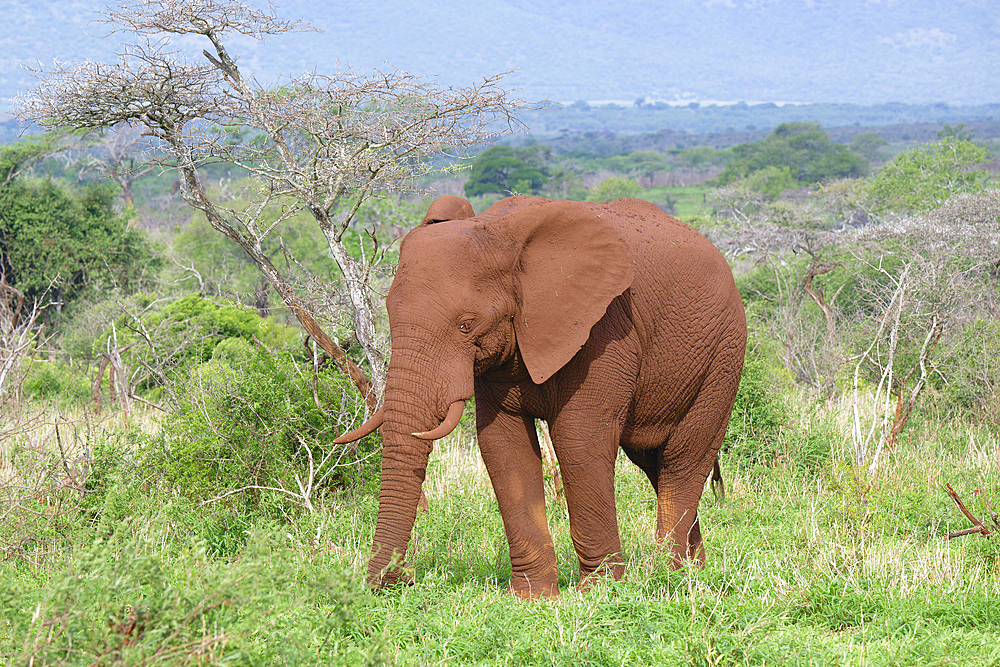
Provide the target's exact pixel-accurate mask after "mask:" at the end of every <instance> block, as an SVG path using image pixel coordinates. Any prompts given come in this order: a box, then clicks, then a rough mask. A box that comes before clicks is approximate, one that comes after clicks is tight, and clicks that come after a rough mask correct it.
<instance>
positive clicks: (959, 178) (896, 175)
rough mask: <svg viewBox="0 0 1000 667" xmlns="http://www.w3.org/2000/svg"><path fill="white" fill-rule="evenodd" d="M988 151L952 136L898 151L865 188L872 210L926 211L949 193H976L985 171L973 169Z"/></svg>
mask: <svg viewBox="0 0 1000 667" xmlns="http://www.w3.org/2000/svg"><path fill="white" fill-rule="evenodd" d="M988 159H989V152H987V151H986V150H985V149H983V148H981V147H979V146H976V145H975V144H974V143H972V142H971V141H967V140H965V139H961V138H959V137H958V136H955V135H949V136H945V137H944V138H943V139H942V140H941V141H939V142H937V143H935V144H925V145H922V146H917V147H916V148H911V149H910V150H908V151H904V152H903V153H900V154H899V155H897V156H896V157H895V158H893V159H892V161H891V162H889V163H888V164H886V165H885V167H883V168H882V171H880V172H879V173H878V174H877V175H876V176H875V177H874V178H873V179H872V180H871V183H870V184H869V186H868V188H867V194H868V196H869V198H870V199H871V201H872V208H873V210H874V211H875V212H876V213H886V212H889V211H911V212H919V211H929V210H931V209H934V208H937V207H938V206H940V205H941V204H943V203H944V202H945V201H947V200H948V199H949V198H950V197H952V196H953V195H957V194H960V193H963V192H969V193H971V192H978V191H979V190H982V189H983V187H984V184H985V176H986V174H985V172H983V171H981V170H977V169H975V167H976V165H979V164H982V163H983V162H986V161H987V160H988Z"/></svg>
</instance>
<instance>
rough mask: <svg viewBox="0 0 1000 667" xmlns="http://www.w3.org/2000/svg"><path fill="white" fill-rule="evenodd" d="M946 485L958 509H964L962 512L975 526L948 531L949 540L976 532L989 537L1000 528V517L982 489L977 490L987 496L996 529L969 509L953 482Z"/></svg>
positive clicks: (989, 510) (988, 506) (988, 509)
mask: <svg viewBox="0 0 1000 667" xmlns="http://www.w3.org/2000/svg"><path fill="white" fill-rule="evenodd" d="M945 486H946V487H947V489H948V495H949V496H951V499H952V500H954V501H955V504H956V505H958V509H959V510H961V511H962V514H964V515H965V518H967V519H968V520H969V521H971V522H972V526H973V527H972V528H966V529H964V530H958V531H955V532H953V533H948V539H949V540H951V539H954V538H956V537H962V536H963V535H972V534H974V533H981V534H982V535H983V537H989V536H990V535H992V534H993V532H994V530H1000V517H998V516H997V514H996V513H995V512H993V510H992V506H991V505H990V501H989V498H986V496H985V495H984V494H982V492H981V491H979V490H978V489H977V490H976V491H977V492H978V493H979V494H980V495H983V497H984V498H986V506H987V511H988V512H989V514H990V519H991V520H992V521H993V525H994V526H995V529H994V530H990V529H989V528H988V527H987V526H986V525H985V524H983V522H982V521H980V520H979V519H977V518H976V517H975V516H974V515H973V514H972V512H970V511H969V509H968V508H967V507H966V506H965V503H963V502H962V499H961V498H960V497H959V495H958V493H956V492H955V489H953V488H951V484H947V483H946V484H945Z"/></svg>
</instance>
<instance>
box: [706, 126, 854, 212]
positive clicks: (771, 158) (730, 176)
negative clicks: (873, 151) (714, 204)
mask: <svg viewBox="0 0 1000 667" xmlns="http://www.w3.org/2000/svg"><path fill="white" fill-rule="evenodd" d="M733 153H734V155H735V159H734V160H733V161H732V162H731V163H730V164H729V166H727V167H726V169H725V170H723V172H722V173H721V174H720V175H719V184H720V185H728V184H730V183H736V182H738V181H743V180H745V179H748V178H751V177H752V176H753V175H754V174H756V173H757V172H764V171H766V172H767V174H766V178H763V179H759V180H762V184H763V186H764V187H765V188H767V187H768V186H770V189H771V190H773V189H774V188H775V187H783V188H784V189H788V187H798V186H800V185H812V184H815V183H820V182H822V181H828V180H832V179H836V178H855V177H858V176H862V175H863V174H864V173H865V171H867V169H868V165H867V162H866V161H865V160H864V158H862V157H861V156H859V155H856V154H855V153H852V152H851V151H850V150H848V149H847V148H846V147H845V146H841V145H839V144H835V143H833V142H832V141H830V138H829V137H828V136H827V135H826V133H825V132H823V130H822V128H821V127H820V126H819V124H818V123H782V124H781V125H779V126H778V127H776V128H775V129H774V132H772V133H771V134H770V135H769V136H768V137H767V138H765V139H763V140H762V141H758V142H756V143H752V144H741V145H739V146H736V147H735V148H733ZM757 185H758V187H760V186H761V184H760V183H759V184H757ZM767 194H770V195H772V196H776V195H777V194H778V192H771V191H768V192H767Z"/></svg>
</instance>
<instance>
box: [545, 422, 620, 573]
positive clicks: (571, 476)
mask: <svg viewBox="0 0 1000 667" xmlns="http://www.w3.org/2000/svg"><path fill="white" fill-rule="evenodd" d="M555 437H556V436H555V434H553V439H555ZM595 441H597V442H603V441H607V442H608V443H611V441H610V438H608V437H606V436H604V437H601V438H595ZM616 447H617V446H616V445H614V444H613V443H611V444H607V445H604V446H596V447H594V446H592V448H591V449H590V450H589V451H582V452H581V454H580V456H579V457H578V456H575V455H573V454H571V453H568V452H567V449H568V448H567V447H565V446H564V447H563V448H562V451H561V452H560V451H559V450H558V449H557V455H558V456H559V457H560V464H559V469H560V473H561V474H562V478H563V488H564V489H565V493H566V505H567V508H568V509H569V522H570V536H571V537H572V539H573V547H574V548H575V549H576V555H577V558H578V559H579V561H580V585H579V587H580V589H581V590H586V589H587V588H589V587H590V585H591V584H592V583H593V582H594V581H596V580H599V579H600V578H603V577H611V578H612V579H614V580H616V581H617V580H618V579H621V577H622V574H624V572H625V563H624V560H623V558H622V547H621V537H620V535H619V532H618V516H617V512H616V508H615V459H614V452H615V451H616ZM581 449H584V448H582V447H581ZM607 450H610V451H611V453H610V454H609V453H608V451H607Z"/></svg>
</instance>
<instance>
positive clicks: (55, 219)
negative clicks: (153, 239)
mask: <svg viewBox="0 0 1000 667" xmlns="http://www.w3.org/2000/svg"><path fill="white" fill-rule="evenodd" d="M113 199H114V194H113V192H112V191H111V190H110V189H109V188H108V187H104V186H91V187H88V188H85V189H84V190H83V191H81V192H79V193H77V192H73V191H72V190H69V189H67V188H65V187H62V186H60V185H57V184H56V183H54V182H51V181H46V180H41V181H39V180H34V181H33V180H25V179H17V180H15V181H14V182H12V183H10V184H8V185H7V186H6V187H5V188H3V190H0V261H2V263H3V266H2V269H3V272H4V273H5V275H6V276H7V281H8V282H9V283H10V284H12V285H13V286H14V287H17V288H18V289H20V290H21V291H22V292H24V293H25V294H26V295H28V296H29V298H32V297H37V296H39V295H41V294H42V293H43V292H44V291H45V290H46V289H48V287H49V285H50V283H52V282H53V281H56V282H55V285H54V286H53V292H54V298H55V300H58V301H61V302H63V303H68V302H71V301H73V300H74V299H76V298H78V297H79V296H81V295H83V294H85V293H86V292H87V290H88V289H97V288H102V287H103V288H108V287H111V286H112V285H116V286H118V287H120V288H121V289H123V290H126V291H129V290H134V289H136V288H137V287H139V286H140V285H141V284H142V281H143V279H144V278H149V277H151V276H152V275H153V274H154V273H155V271H156V270H157V268H158V267H159V266H161V265H162V259H161V258H160V257H159V256H158V255H157V254H155V253H154V252H153V249H152V248H151V247H150V245H149V244H148V243H147V242H146V240H145V238H144V236H143V234H142V233H141V232H139V231H138V230H136V229H134V228H130V227H129V226H128V222H127V220H126V219H125V218H124V217H122V216H120V215H118V214H117V213H115V212H114V210H113V207H112V203H113ZM57 279H58V280H57Z"/></svg>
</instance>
